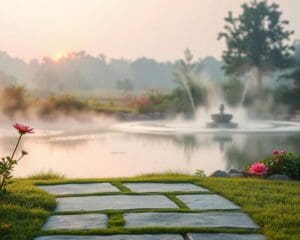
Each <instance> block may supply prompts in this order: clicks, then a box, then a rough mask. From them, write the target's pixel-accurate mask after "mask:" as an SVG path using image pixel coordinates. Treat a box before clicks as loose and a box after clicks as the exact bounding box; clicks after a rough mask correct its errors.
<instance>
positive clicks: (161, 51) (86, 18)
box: [0, 0, 300, 61]
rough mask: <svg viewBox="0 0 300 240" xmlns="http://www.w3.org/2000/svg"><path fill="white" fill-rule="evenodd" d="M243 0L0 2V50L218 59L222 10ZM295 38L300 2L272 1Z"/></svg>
mask: <svg viewBox="0 0 300 240" xmlns="http://www.w3.org/2000/svg"><path fill="white" fill-rule="evenodd" d="M243 2H245V1H244V0H0V50H2V51H6V52H7V53H9V54H10V55H11V56H13V57H19V58H23V59H25V60H26V61H29V60H30V59H32V58H42V57H43V56H49V57H53V58H54V57H55V56H58V55H62V54H65V53H67V52H70V51H79V50H85V51H86V52H88V53H90V54H91V55H95V56H96V55H98V54H99V53H104V54H105V55H107V57H108V58H121V57H123V58H127V59H136V58H138V57H142V56H145V57H149V58H155V59H157V60H160V61H166V60H174V59H178V58H181V57H182V55H183V50H184V49H185V48H186V47H189V48H190V49H191V50H192V52H193V53H194V55H195V57H196V58H198V57H201V58H203V57H205V56H208V55H211V56H215V57H217V58H220V56H221V53H222V50H223V49H224V46H225V45H224V42H220V41H217V40H216V38H217V33H218V32H219V31H221V30H223V25H224V21H223V18H224V17H225V16H227V12H228V11H229V10H232V11H233V12H234V13H239V12H240V5H241V3H243ZM276 2H277V3H279V4H280V7H281V10H282V11H283V19H287V20H289V21H290V25H289V29H291V30H295V34H294V36H293V39H297V38H298V39H299V38H300V14H299V12H300V0H276Z"/></svg>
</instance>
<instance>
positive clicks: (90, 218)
mask: <svg viewBox="0 0 300 240" xmlns="http://www.w3.org/2000/svg"><path fill="white" fill-rule="evenodd" d="M106 224H107V216H106V215H105V214H76V215H75V214H72V215H54V216H51V217H50V218H49V219H48V220H47V222H46V224H45V225H44V226H43V230H51V229H52V230H55V229H94V228H105V227H106Z"/></svg>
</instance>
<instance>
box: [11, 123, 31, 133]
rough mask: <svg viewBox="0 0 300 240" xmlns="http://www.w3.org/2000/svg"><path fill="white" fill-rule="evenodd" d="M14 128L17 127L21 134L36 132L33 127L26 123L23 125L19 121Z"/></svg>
mask: <svg viewBox="0 0 300 240" xmlns="http://www.w3.org/2000/svg"><path fill="white" fill-rule="evenodd" d="M14 128H15V129H17V130H18V131H19V133H20V134H25V133H34V131H33V128H30V127H28V126H26V125H22V124H19V123H16V124H15V125H14Z"/></svg>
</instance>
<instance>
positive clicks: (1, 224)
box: [0, 180, 56, 240]
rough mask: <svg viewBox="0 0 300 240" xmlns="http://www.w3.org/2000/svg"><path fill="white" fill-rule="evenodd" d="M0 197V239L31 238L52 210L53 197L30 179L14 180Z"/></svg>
mask: <svg viewBox="0 0 300 240" xmlns="http://www.w3.org/2000/svg"><path fill="white" fill-rule="evenodd" d="M8 192H9V194H8V195H5V196H2V197H0V239H1V240H14V239H18V240H23V239H24V240H27V239H32V237H33V236H34V234H35V233H36V232H38V231H39V229H40V227H41V226H42V224H43V223H44V222H45V220H46V219H47V218H48V216H49V214H50V213H51V211H53V210H54V208H55V206H56V203H55V198H54V197H53V196H51V195H49V194H48V193H46V192H44V191H42V190H39V189H38V188H36V187H35V186H34V185H33V184H32V182H30V181H25V180H23V181H20V180H19V181H15V182H14V183H12V184H11V185H9V187H8Z"/></svg>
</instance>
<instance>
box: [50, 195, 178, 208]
mask: <svg viewBox="0 0 300 240" xmlns="http://www.w3.org/2000/svg"><path fill="white" fill-rule="evenodd" d="M56 200H57V202H58V205H57V208H56V211H57V212H61V211H96V210H110V209H149V208H178V206H177V205H176V204H175V203H173V202H172V201H171V200H169V199H168V198H167V197H165V196H162V195H147V196H143V195H142V196H141V195H114V196H86V197H63V198H56Z"/></svg>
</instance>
